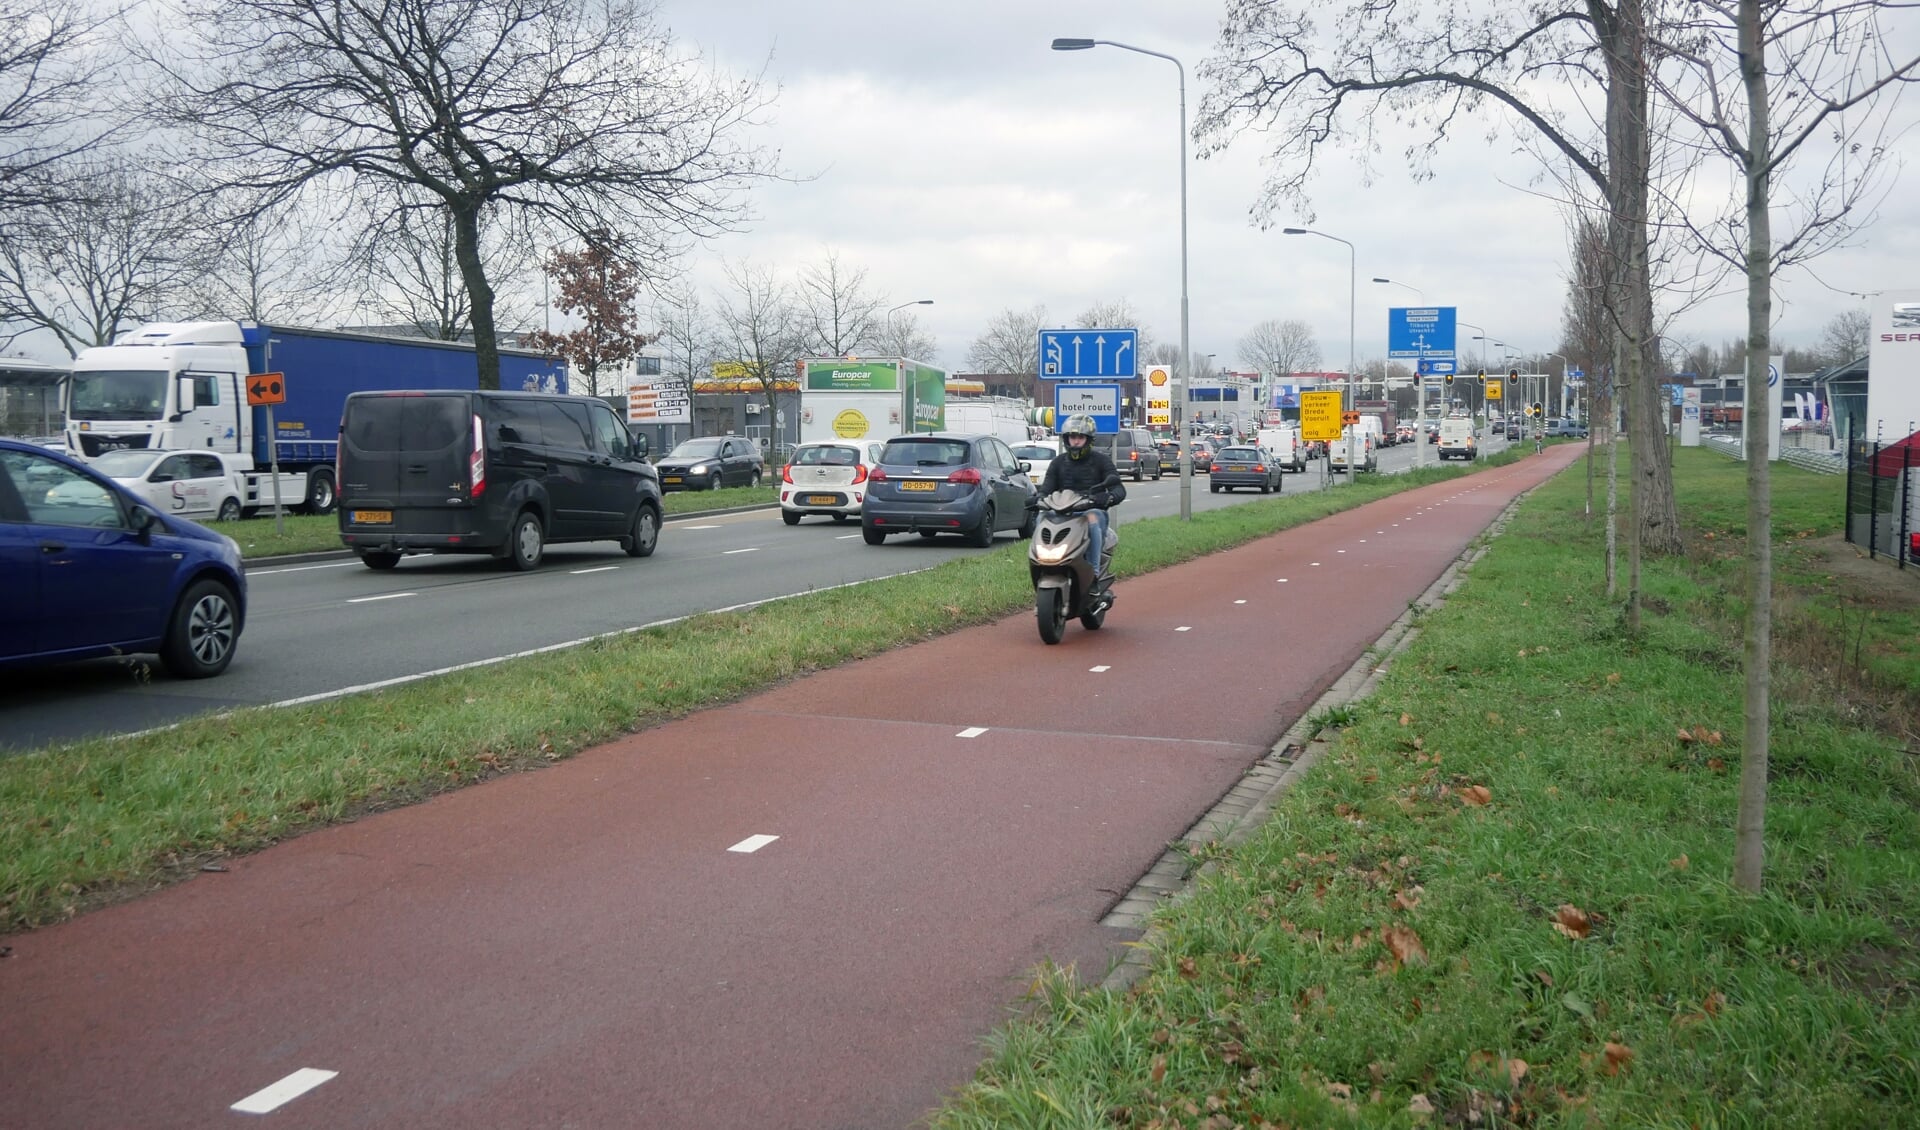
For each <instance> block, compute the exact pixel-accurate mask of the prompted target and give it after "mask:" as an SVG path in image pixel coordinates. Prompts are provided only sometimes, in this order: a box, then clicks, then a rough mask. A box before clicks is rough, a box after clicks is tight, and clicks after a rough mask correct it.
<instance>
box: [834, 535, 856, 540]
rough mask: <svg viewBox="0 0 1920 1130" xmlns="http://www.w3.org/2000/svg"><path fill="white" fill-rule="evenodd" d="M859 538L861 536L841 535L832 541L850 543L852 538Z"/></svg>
mask: <svg viewBox="0 0 1920 1130" xmlns="http://www.w3.org/2000/svg"><path fill="white" fill-rule="evenodd" d="M859 536H861V535H859V534H841V535H840V536H838V537H836V538H834V539H833V540H834V541H852V540H853V539H854V538H857V537H859Z"/></svg>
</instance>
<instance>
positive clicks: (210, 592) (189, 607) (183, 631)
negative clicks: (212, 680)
mask: <svg viewBox="0 0 1920 1130" xmlns="http://www.w3.org/2000/svg"><path fill="white" fill-rule="evenodd" d="M239 640H240V610H239V609H238V608H237V607H236V606H235V604H234V597H233V590H232V589H230V588H228V587H227V586H226V584H225V583H223V582H221V581H216V580H214V579H213V578H211V577H203V578H201V579H200V580H197V581H195V582H193V584H191V585H188V586H187V591H185V592H183V593H181V594H180V603H178V604H176V605H174V606H173V617H172V619H170V620H169V621H168V622H167V636H166V639H165V640H163V641H162V642H161V644H160V662H161V663H162V664H164V665H165V666H166V668H167V670H168V671H170V672H172V673H173V674H174V675H175V676H176V677H178V678H182V679H205V678H209V677H211V676H214V675H218V674H219V673H220V672H222V671H225V670H226V669H227V664H228V663H230V662H232V661H233V647H234V644H236V643H238V642H239Z"/></svg>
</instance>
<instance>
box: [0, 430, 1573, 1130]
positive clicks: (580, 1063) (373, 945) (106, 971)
mask: <svg viewBox="0 0 1920 1130" xmlns="http://www.w3.org/2000/svg"><path fill="white" fill-rule="evenodd" d="M1576 453H1577V449H1576V448H1573V447H1571V446H1569V447H1561V448H1556V449H1553V450H1550V451H1549V452H1548V453H1547V454H1545V455H1542V456H1535V457H1533V458H1530V459H1527V460H1525V461H1523V462H1521V463H1519V464H1515V465H1512V466H1509V467H1504V468H1496V469H1490V470H1487V471H1483V472H1481V473H1480V474H1477V475H1474V476H1471V477H1470V478H1467V479H1463V480H1457V481H1454V482H1449V483H1443V484H1437V485H1434V486H1430V487H1424V488H1421V489H1419V490H1414V491H1409V492H1406V493H1403V494H1400V495H1396V496H1393V497H1391V498H1388V499H1384V500H1381V501H1379V502H1375V503H1372V504H1369V505H1367V506H1364V507H1361V508H1359V509H1357V510H1353V511H1350V512H1347V513H1345V514H1340V515H1335V516H1333V517H1330V518H1327V519H1324V520H1322V521H1319V522H1316V523H1314V524H1312V525H1310V526H1305V527H1301V528H1299V529H1296V530H1292V531H1288V532H1286V533H1283V534H1278V535H1275V536H1273V537H1269V538H1266V539H1264V540H1262V541H1260V542H1257V543H1254V544H1252V545H1248V546H1244V547H1241V548H1239V549H1236V550H1231V551H1228V552H1224V553H1219V554H1214V555H1212V556H1209V557H1206V558H1203V559H1201V560H1198V561H1194V562H1190V563H1188V564H1185V565H1181V566H1178V567H1175V568H1171V569H1166V570H1163V571H1161V572H1158V573H1155V574H1152V575H1150V576H1147V577H1142V578H1138V579H1135V580H1129V581H1126V582H1123V584H1122V585H1121V586H1120V589H1119V593H1120V600H1119V603H1118V604H1117V605H1116V607H1115V608H1114V610H1113V612H1112V614H1111V616H1110V618H1109V620H1108V626H1107V628H1106V629H1105V630H1104V631H1101V632H1098V633H1090V632H1085V631H1082V630H1081V629H1080V628H1079V627H1078V625H1070V626H1069V628H1068V637H1067V640H1066V642H1065V643H1063V644H1061V645H1060V646H1058V647H1047V646H1045V645H1043V644H1042V643H1041V642H1040V641H1039V639H1038V636H1037V633H1036V632H1035V630H1034V625H1033V619H1032V616H1031V615H1030V614H1029V615H1022V616H1014V617H1009V618H1008V619H1006V620H1004V621H1001V622H998V623H995V624H991V625H987V626H984V627H979V628H973V629H969V630H966V631H962V632H957V633H955V634H953V635H950V636H946V637H943V638H941V639H938V640H934V641H931V642H928V643H923V644H919V645H916V646H913V647H908V648H902V649H900V650H897V651H894V652H890V653H888V654H886V655H883V656H879V657H877V658H874V659H872V660H868V661H864V662H860V663H855V664H850V665H848V666H846V667H842V668H838V669H836V670H833V671H828V672H824V673H822V674H819V675H815V676H811V677H808V678H805V679H801V680H797V681H795V682H793V683H790V684H787V685H785V686H782V687H779V688H777V689H774V690H772V691H769V692H766V693H764V694H760V695H757V696H755V697H753V698H750V699H747V700H745V701H742V702H740V703H737V704H735V705H733V706H729V707H724V708H720V709H716V710H711V711H706V712H703V713H701V714H697V715H694V716H691V717H689V718H686V719H684V720H681V721H678V722H674V723H671V724H668V725H664V726H660V727H657V728H655V729H651V730H648V731H646V732H644V733H640V734H635V735H632V736H630V737H626V738H623V739H621V740H619V741H616V742H613V743H610V744H608V745H606V746H602V747H599V748H596V749H593V750H589V751H587V752H584V753H582V754H580V755H578V756H576V757H574V758H571V759H569V760H568V761H566V762H563V763H561V764H558V765H556V766H554V767H552V768H550V769H546V770H543V771H540V772H536V773H528V774H521V775H516V776H511V777H504V778H500V779H496V780H494V781H492V782H489V783H487V784H484V785H479V786H476V787H473V788H469V789H465V790H462V791H460V792H456V793H451V794H448V795H445V796H441V797H438V798H435V799H433V800H431V801H428V802H427V803H424V804H420V805H417V806H414V807H411V808H406V809H401V810H397V811H393V812H389V813H384V814H381V815H379V816H374V817H370V818H368V819H365V820H361V821H359V822H357V823H354V824H349V825H343V826H340V827H336V828H329V829H326V830H323V831H319V832H315V833H312V834H309V835H306V836H302V837H300V838H298V839H296V840H293V841H290V842H288V843H286V844H282V845H280V846H277V847H275V848H272V849H270V850H268V851H264V852H261V853H259V854H257V855H254V856H250V857H247V858H245V859H241V860H238V861H236V862H234V864H233V865H232V869H231V871H230V872H228V873H224V874H208V875H202V876H199V877H197V878H196V879H194V880H193V881H191V882H188V883H185V884H182V885H180V886H178V887H174V888H172V889H169V890H166V891H163V892H160V893H157V894H154V895H151V896H148V897H145V898H141V899H139V900H137V901H134V902H131V903H128V904H125V905H122V906H117V907H113V908H109V909H106V910H101V911H98V912H95V913H92V914H89V915H86V916H84V917H82V918H80V919H78V920H76V921H73V922H69V923H66V924H63V925H60V926H56V927H51V928H48V929H45V930H40V931H36V932H33V933H28V934H23V935H19V936H16V937H13V938H11V939H8V940H9V942H10V943H11V944H12V946H13V954H12V956H11V957H9V958H7V959H5V960H4V961H0V1018H3V1022H0V1127H7V1128H13V1127H23V1128H24V1127H34V1128H38V1127H195V1128H198V1127H207V1126H219V1125H223V1124H229V1123H232V1124H239V1123H243V1122H246V1121H248V1120H250V1119H254V1118H261V1117H264V1118H267V1119H270V1120H271V1121H272V1123H273V1124H274V1125H276V1126H285V1127H326V1128H339V1127H491V1126H501V1127H508V1126H511V1127H533V1126H540V1127H548V1126H552V1127H562V1126H564V1127H742V1126H752V1127H755V1128H759V1130H772V1128H778V1127H808V1128H813V1127H832V1128H841V1127H899V1126H905V1125H908V1124H911V1123H912V1122H914V1121H915V1120H916V1119H917V1118H918V1117H919V1116H920V1115H922V1114H923V1113H924V1112H925V1111H927V1110H928V1109H929V1108H931V1107H932V1106H933V1105H934V1104H936V1103H938V1102H939V1101H940V1100H941V1098H942V1096H943V1095H945V1094H946V1093H947V1092H949V1091H950V1090H951V1089H953V1088H955V1087H957V1086H960V1085H963V1084H964V1083H965V1082H966V1081H967V1080H968V1078H969V1077H970V1076H971V1073H972V1071H973V1069H974V1068H975V1066H976V1065H977V1064H978V1062H979V1061H980V1059H981V1058H982V1056H983V1054H984V1053H983V1050H982V1047H981V1043H980V1040H981V1038H982V1037H983V1036H985V1035H986V1034H987V1033H988V1031H989V1030H990V1029H991V1028H992V1027H993V1026H994V1025H995V1024H997V1023H999V1022H1000V1021H1001V1020H1002V1019H1004V1018H1005V1017H1006V1016H1007V1015H1008V1014H1009V1010H1010V1009H1012V1008H1014V1007H1016V1006H1017V1004H1018V1001H1019V998H1020V996H1021V994H1022V992H1023V990H1024V988H1025V986H1026V983H1027V981H1028V979H1029V977H1030V976H1031V971H1032V969H1033V967H1034V966H1035V964H1036V963H1038V962H1040V961H1042V960H1052V961H1054V962H1056V963H1060V964H1068V963H1077V965H1078V968H1079V969H1080V971H1081V974H1082V976H1083V978H1085V979H1089V980H1095V979H1098V978H1099V977H1100V976H1101V975H1103V974H1104V972H1105V971H1106V969H1107V967H1108V963H1109V962H1110V961H1111V960H1113V959H1114V958H1115V957H1116V956H1117V953H1118V944H1119V943H1121V942H1123V941H1126V940H1129V939H1130V938H1131V937H1132V935H1131V934H1128V933H1124V932H1122V931H1117V930H1112V929H1108V928H1105V927H1102V926H1100V925H1099V919H1100V918H1101V916H1102V914H1103V913H1104V912H1105V910H1106V909H1107V908H1108V907H1109V906H1110V905H1111V904H1112V903H1113V902H1114V901H1116V900H1117V899H1118V898H1119V896H1120V895H1121V893H1123V892H1124V891H1126V890H1127V889H1128V888H1129V887H1130V886H1131V885H1132V884H1133V882H1134V881H1135V880H1136V879H1137V878H1138V877H1139V876H1140V875H1141V874H1142V873H1143V872H1144V871H1145V870H1146V869H1147V868H1148V867H1149V866H1151V865H1152V863H1153V861H1154V860H1155V859H1156V858H1157V857H1158V856H1159V855H1160V853H1161V852H1162V851H1163V850H1164V848H1165V846H1166V845H1167V843H1168V842H1169V841H1171V840H1173V839H1176V838H1177V837H1179V836H1180V834H1181V833H1182V832H1184V831H1185V830H1186V829H1187V827H1188V826H1189V825H1191V824H1192V823H1193V821H1194V820H1195V819H1196V818H1197V817H1198V816H1199V815H1200V814H1201V813H1202V812H1204V811H1205V810H1206V809H1207V808H1208V807H1209V806H1210V805H1211V804H1212V803H1213V802H1214V801H1215V800H1216V799H1218V798H1219V797H1220V796H1221V795H1222V794H1223V793H1225V792H1226V791H1227V790H1228V789H1230V788H1231V787H1232V786H1233V784H1234V783H1235V782H1236V781H1237V780H1238V779H1239V777H1240V776H1241V775H1242V773H1244V772H1245V770H1246V769H1247V768H1248V767H1249V766H1250V765H1251V764H1252V763H1253V762H1255V761H1256V760H1258V759H1259V758H1261V757H1262V756H1264V755H1265V753H1266V752H1267V750H1268V749H1269V748H1270V746H1271V745H1272V743H1273V742H1274V741H1275V740H1276V739H1277V738H1278V736H1279V735H1280V734H1281V733H1282V732H1283V731H1284V730H1285V728H1286V727H1287V726H1288V725H1289V724H1291V722H1292V721H1293V720H1294V719H1295V718H1296V717H1298V716H1299V714H1300V713H1301V712H1302V711H1303V710H1305V709H1306V708H1307V706H1308V705H1309V704H1310V703H1312V702H1313V701H1314V699H1315V698H1316V697H1317V696H1318V695H1319V694H1320V692H1321V691H1322V690H1323V689H1325V687H1326V686H1328V685H1329V684H1330V683H1331V682H1332V681H1333V680H1334V679H1335V678H1336V677H1337V676H1338V675H1339V674H1340V673H1341V672H1342V671H1344V670H1345V669H1346V667H1347V666H1348V665H1349V664H1351V663H1352V662H1353V661H1354V660H1355V659H1357V658H1358V657H1359V656H1360V655H1361V654H1362V653H1363V652H1364V650H1365V649H1366V648H1367V646H1368V645H1369V644H1370V643H1372V641H1373V640H1374V639H1376V638H1377V637H1378V636H1379V635H1380V633H1381V632H1382V631H1384V630H1385V628H1386V627H1387V626H1388V624H1390V623H1391V622H1392V621H1393V620H1394V619H1395V618H1396V617H1397V616H1398V615H1399V614H1400V613H1401V612H1402V611H1403V610H1404V609H1405V608H1406V606H1407V603H1408V602H1409V601H1411V600H1413V599H1414V598H1415V597H1417V596H1419V594H1420V593H1421V592H1423V591H1424V590H1425V589H1426V588H1427V587H1428V586H1429V585H1430V584H1431V583H1432V582H1433V580H1434V579H1435V578H1437V577H1438V576H1439V575H1440V573H1441V572H1442V571H1444V569H1445V568H1446V567H1447V565H1448V564H1449V563H1450V562H1452V561H1453V560H1454V559H1455V558H1456V557H1457V556H1458V555H1459V554H1460V552H1461V551H1462V550H1463V549H1464V548H1465V547H1466V546H1467V545H1468V544H1469V543H1470V542H1471V541H1472V539H1473V538H1474V537H1475V536H1477V535H1478V534H1479V533H1480V532H1481V531H1482V530H1483V529H1484V528H1485V527H1486V526H1487V524H1488V522H1489V521H1490V520H1491V519H1492V518H1493V517H1494V516H1495V515H1496V514H1498V512H1499V511H1500V510H1501V509H1502V508H1504V507H1505V506H1506V505H1507V504H1508V502H1510V501H1511V500H1512V499H1513V498H1514V497H1516V496H1517V495H1518V494H1519V493H1520V492H1521V491H1523V490H1525V489H1526V488H1528V487H1531V486H1533V485H1535V484H1537V483H1539V482H1540V481H1542V480H1544V479H1545V478H1546V477H1548V476H1549V475H1550V474H1551V473H1553V472H1554V471H1556V470H1558V469H1560V468H1561V467H1563V466H1565V465H1566V464H1567V463H1569V462H1571V461H1572V459H1573V458H1574V457H1575V455H1576ZM871 552H885V550H872V551H871ZM1121 552H1122V553H1124V552H1125V547H1124V534H1123V543H1122V549H1121ZM1282 578H1284V581H1283V580H1282ZM1183 628H1184V629H1188V630H1184V631H1183V630H1181V629H1183ZM1096 666H1104V667H1106V668H1108V669H1107V670H1105V671H1098V672H1096V671H1093V670H1091V668H1093V667H1096ZM974 728H984V732H980V733H978V734H974V735H973V736H962V735H963V734H965V733H969V732H971V731H972V730H973V729H974ZM753 836H777V837H778V838H777V839H774V840H772V841H771V842H768V843H766V844H765V846H763V847H760V848H759V849H758V850H756V851H752V852H744V851H730V850H728V849H729V848H730V847H733V846H734V845H739V844H742V842H743V841H746V840H748V838H749V837H753ZM303 1068H312V1069H321V1070H325V1071H333V1072H337V1073H338V1074H337V1075H336V1076H335V1077H333V1078H331V1079H329V1080H328V1081H326V1082H324V1083H321V1084H320V1085H319V1086H317V1087H315V1088H314V1089H312V1090H310V1091H308V1092H306V1093H304V1094H302V1095H300V1096H299V1097H297V1098H293V1099H291V1100H290V1101H287V1102H286V1103H285V1105H282V1106H280V1107H278V1108H277V1109H275V1110H273V1111H272V1112H271V1113H270V1114H266V1115H256V1114H241V1113H236V1112H233V1111H232V1110H230V1109H229V1108H230V1107H231V1105H232V1104H234V1103H236V1102H238V1101H239V1100H241V1099H242V1098H244V1097H247V1096H249V1095H252V1094H253V1093H254V1092H256V1091H259V1090H261V1089H262V1088H265V1087H268V1086H269V1085H270V1084H273V1083H275V1082H276V1081H278V1080H281V1079H282V1078H284V1077H286V1076H288V1075H290V1074H291V1073H293V1072H296V1071H299V1070H301V1069H303Z"/></svg>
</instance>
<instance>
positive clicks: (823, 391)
mask: <svg viewBox="0 0 1920 1130" xmlns="http://www.w3.org/2000/svg"><path fill="white" fill-rule="evenodd" d="M946 408H947V374H946V373H945V372H944V371H942V370H940V369H936V368H934V367H933V366H932V365H927V364H924V363H922V362H919V361H912V360H909V359H907V358H904V357H877V358H867V359H865V360H860V361H848V360H845V359H842V358H831V357H828V358H817V359H809V360H805V361H802V362H800V442H801V443H813V442H817V441H821V440H833V439H839V440H876V441H879V442H882V443H884V442H885V441H887V440H889V439H892V438H893V437H894V436H897V435H904V434H906V433H909V432H939V431H946V430H948V428H947V413H946Z"/></svg>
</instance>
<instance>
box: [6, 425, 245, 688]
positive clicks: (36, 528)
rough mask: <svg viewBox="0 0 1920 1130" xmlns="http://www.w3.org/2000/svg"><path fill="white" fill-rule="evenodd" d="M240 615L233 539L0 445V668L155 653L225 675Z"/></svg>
mask: <svg viewBox="0 0 1920 1130" xmlns="http://www.w3.org/2000/svg"><path fill="white" fill-rule="evenodd" d="M246 612H247V576H246V571H245V569H244V568H243V567H242V565H241V563H240V547H239V545H238V544H236V543H235V542H234V540H233V539H232V538H229V537H226V536H225V535H223V534H217V533H215V532H213V531H212V530H209V529H207V528H206V527H205V526H201V525H197V524H195V523H193V522H189V521H187V520H186V519H184V518H175V517H172V516H170V515H166V514H162V513H160V512H159V511H157V510H155V509H154V508H153V507H152V506H150V505H148V504H147V503H146V502H143V501H141V500H140V499H139V498H136V497H135V496H134V495H133V494H132V493H130V492H129V491H127V490H126V489H124V488H123V487H121V486H120V485H119V484H117V483H115V482H114V481H113V480H111V479H109V478H107V477H106V476H104V475H101V474H98V473H97V472H95V471H94V470H93V469H92V468H90V467H88V466H86V465H85V464H83V463H80V462H79V461H77V460H74V459H71V458H69V457H67V456H66V455H63V454H60V453H58V452H54V451H49V450H48V449H46V448H44V447H40V446H38V445H36V444H31V443H23V442H21V441H19V440H10V439H0V667H13V666H22V665H26V664H40V663H61V662H66V661H68V660H76V659H92V658H96V657H99V656H109V655H143V654H156V653H157V654H158V655H159V656H160V662H161V664H162V665H163V666H164V667H165V668H166V669H167V670H168V671H169V672H171V673H172V674H174V675H176V676H178V677H180V678H185V679H204V678H207V677H208V676H211V675H218V674H219V673H220V672H222V671H224V670H226V669H227V664H228V663H229V662H231V661H232V659H233V650H234V646H235V644H237V643H238V642H239V639H240V630H241V628H242V627H244V626H245V624H246Z"/></svg>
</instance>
